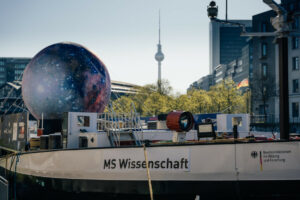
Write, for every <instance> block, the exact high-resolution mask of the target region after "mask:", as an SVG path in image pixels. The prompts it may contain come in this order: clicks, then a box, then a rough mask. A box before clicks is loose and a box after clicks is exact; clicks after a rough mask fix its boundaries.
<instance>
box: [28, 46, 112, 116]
mask: <svg viewBox="0 0 300 200" xmlns="http://www.w3.org/2000/svg"><path fill="white" fill-rule="evenodd" d="M110 92H111V91H110V77H109V74H108V71H107V69H106V67H105V65H104V64H103V62H101V60H100V59H99V58H98V57H97V56H96V55H95V54H93V53H92V52H90V51H89V50H87V49H86V48H85V47H83V46H81V45H78V44H74V43H57V44H53V45H51V46H48V47H46V48H45V49H43V50H42V51H40V52H39V53H38V54H37V55H36V56H34V58H33V59H32V60H31V61H30V63H29V64H28V65H27V67H26V69H25V71H24V74H23V79H22V95H23V100H24V102H25V105H26V106H27V108H28V109H29V111H30V112H31V113H32V114H33V116H34V117H35V118H37V119H41V117H42V113H43V115H44V118H45V119H60V118H61V117H62V113H63V112H70V111H73V112H103V110H104V108H105V106H106V105H107V103H108V101H109V98H110Z"/></svg>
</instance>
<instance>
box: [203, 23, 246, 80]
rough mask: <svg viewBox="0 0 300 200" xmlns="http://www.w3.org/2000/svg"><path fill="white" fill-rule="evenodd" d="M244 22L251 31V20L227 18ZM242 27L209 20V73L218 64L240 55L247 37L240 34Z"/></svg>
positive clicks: (228, 61) (226, 62) (225, 62)
mask: <svg viewBox="0 0 300 200" xmlns="http://www.w3.org/2000/svg"><path fill="white" fill-rule="evenodd" d="M229 21H231V22H237V23H241V24H244V25H245V26H246V30H247V31H251V20H229ZM241 32H242V28H241V27H238V26H234V25H229V24H221V23H218V22H214V21H211V22H210V23H209V73H210V74H212V73H213V71H214V69H215V68H216V67H217V66H218V65H220V64H225V65H226V64H228V63H230V62H231V61H233V60H234V59H237V58H238V57H241V50H242V48H243V47H244V46H245V45H246V43H247V37H242V36H240V34H241Z"/></svg>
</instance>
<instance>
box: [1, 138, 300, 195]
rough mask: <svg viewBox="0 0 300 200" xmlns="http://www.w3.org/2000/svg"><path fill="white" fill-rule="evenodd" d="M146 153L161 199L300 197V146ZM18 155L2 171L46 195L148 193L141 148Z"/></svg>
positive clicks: (191, 147) (194, 147)
mask: <svg viewBox="0 0 300 200" xmlns="http://www.w3.org/2000/svg"><path fill="white" fill-rule="evenodd" d="M146 152H147V155H148V161H149V168H150V175H151V181H152V183H153V192H154V195H157V198H158V197H159V196H161V195H163V197H164V199H168V196H169V197H174V196H177V197H178V198H179V197H180V196H181V195H183V196H182V197H184V196H185V197H193V196H194V197H195V196H196V195H199V196H200V197H201V196H204V197H205V196H207V195H209V193H211V191H214V190H217V191H219V192H220V194H218V193H215V194H213V193H211V194H210V196H216V197H217V196H219V195H220V196H226V195H229V196H231V195H233V196H234V198H235V197H237V198H238V196H239V195H242V196H244V195H247V196H249V195H250V197H251V196H260V195H267V194H270V195H271V194H272V195H277V196H278V197H283V198H285V197H287V196H289V195H290V197H295V198H296V197H299V196H300V192H299V191H298V190H293V189H294V188H298V186H299V185H300V156H299V155H300V142H296V141H295V142H263V143H236V144H233V143H231V144H229V143H227V144H185V145H165V146H154V147H147V148H146ZM18 157H19V160H18V162H17V166H15V165H16V161H17V159H14V160H12V159H13V157H10V158H8V160H6V159H1V161H0V166H1V168H2V173H4V169H7V170H8V171H10V174H14V173H15V169H16V173H15V174H16V176H18V177H23V178H21V179H23V180H22V181H23V184H24V181H25V180H28V182H29V184H30V185H32V184H36V185H38V186H39V187H40V188H41V191H43V190H44V191H48V190H49V191H51V193H52V194H54V193H55V192H58V193H59V192H67V193H68V192H70V194H71V193H74V192H75V193H77V194H83V193H91V194H93V195H95V194H103V195H108V194H113V196H114V197H116V196H118V198H119V197H120V196H122V195H133V196H140V195H142V196H143V195H146V196H148V195H149V190H148V184H147V183H148V182H147V181H148V179H147V171H146V164H145V156H144V149H143V148H141V147H128V148H127V147H124V148H95V149H74V150H72V149H70V150H55V151H45V152H34V153H23V154H21V155H19V156H18ZM7 163H8V164H7ZM11 163H12V164H11ZM266 183H267V184H269V186H270V187H271V186H272V190H271V191H270V190H267V189H268V188H269V186H268V187H262V188H259V187H258V188H257V187H256V186H261V185H262V184H266ZM283 184H286V185H283ZM237 187H238V188H237ZM249 187H250V188H252V189H253V190H252V189H250V191H249ZM23 188H24V187H23ZM28 191H31V190H28ZM237 191H240V192H241V193H240V194H239V192H237ZM243 191H245V192H243ZM22 192H23V193H22V194H23V195H24V194H26V191H24V190H23V189H22ZM29 195H33V194H32V193H31V194H29ZM79 196H80V195H79ZM131 198H132V197H131ZM171 199H172V198H171ZM173 199H174V198H173Z"/></svg>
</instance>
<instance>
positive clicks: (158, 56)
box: [155, 11, 165, 91]
mask: <svg viewBox="0 0 300 200" xmlns="http://www.w3.org/2000/svg"><path fill="white" fill-rule="evenodd" d="M158 25H159V27H158V45H157V53H156V54H155V60H156V61H157V62H158V79H157V86H158V91H161V61H163V60H164V58H165V56H164V54H163V53H162V51H161V44H160V11H159V17H158Z"/></svg>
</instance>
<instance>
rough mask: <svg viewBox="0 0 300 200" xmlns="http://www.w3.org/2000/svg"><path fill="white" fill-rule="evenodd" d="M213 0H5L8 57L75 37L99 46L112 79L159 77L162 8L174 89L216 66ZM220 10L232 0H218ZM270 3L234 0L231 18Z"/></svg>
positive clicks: (165, 66)
mask: <svg viewBox="0 0 300 200" xmlns="http://www.w3.org/2000/svg"><path fill="white" fill-rule="evenodd" d="M209 2H210V1H208V0H26V1H18V0H0V57H33V56H34V55H35V54H36V53H38V52H39V51H40V50H41V49H43V48H44V47H46V46H49V45H51V44H53V43H57V42H62V41H71V42H76V43H79V44H82V45H84V46H86V47H87V48H88V49H90V50H91V51H93V52H94V53H96V54H97V55H98V56H99V58H100V59H101V60H102V61H103V62H104V63H105V64H106V66H107V68H108V71H109V73H110V76H111V79H112V80H118V81H125V82H129V83H134V84H138V85H145V84H148V83H154V82H156V80H157V63H156V61H155V59H154V55H155V53H156V50H157V46H156V45H157V42H158V10H159V9H160V10H161V28H162V30H161V34H162V35H161V42H162V51H163V53H164V54H165V60H164V61H163V63H162V77H163V78H164V79H167V80H169V81H170V84H171V86H172V87H173V88H174V92H180V93H185V91H186V89H187V88H188V86H189V85H190V84H191V83H192V82H194V81H196V80H197V79H199V78H200V77H202V76H204V75H207V74H208V71H209V70H208V63H209V57H208V56H209V53H208V52H209V49H208V48H209V46H208V40H209V38H208V23H209V19H208V17H207V13H206V8H207V5H208V4H209ZM216 3H217V5H218V6H219V18H224V16H225V14H224V13H225V12H224V11H225V0H217V1H216ZM266 10H269V8H268V7H267V6H266V5H265V4H264V3H263V1H262V0H228V18H230V19H250V18H251V16H252V15H255V14H257V13H260V12H263V11H266Z"/></svg>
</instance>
